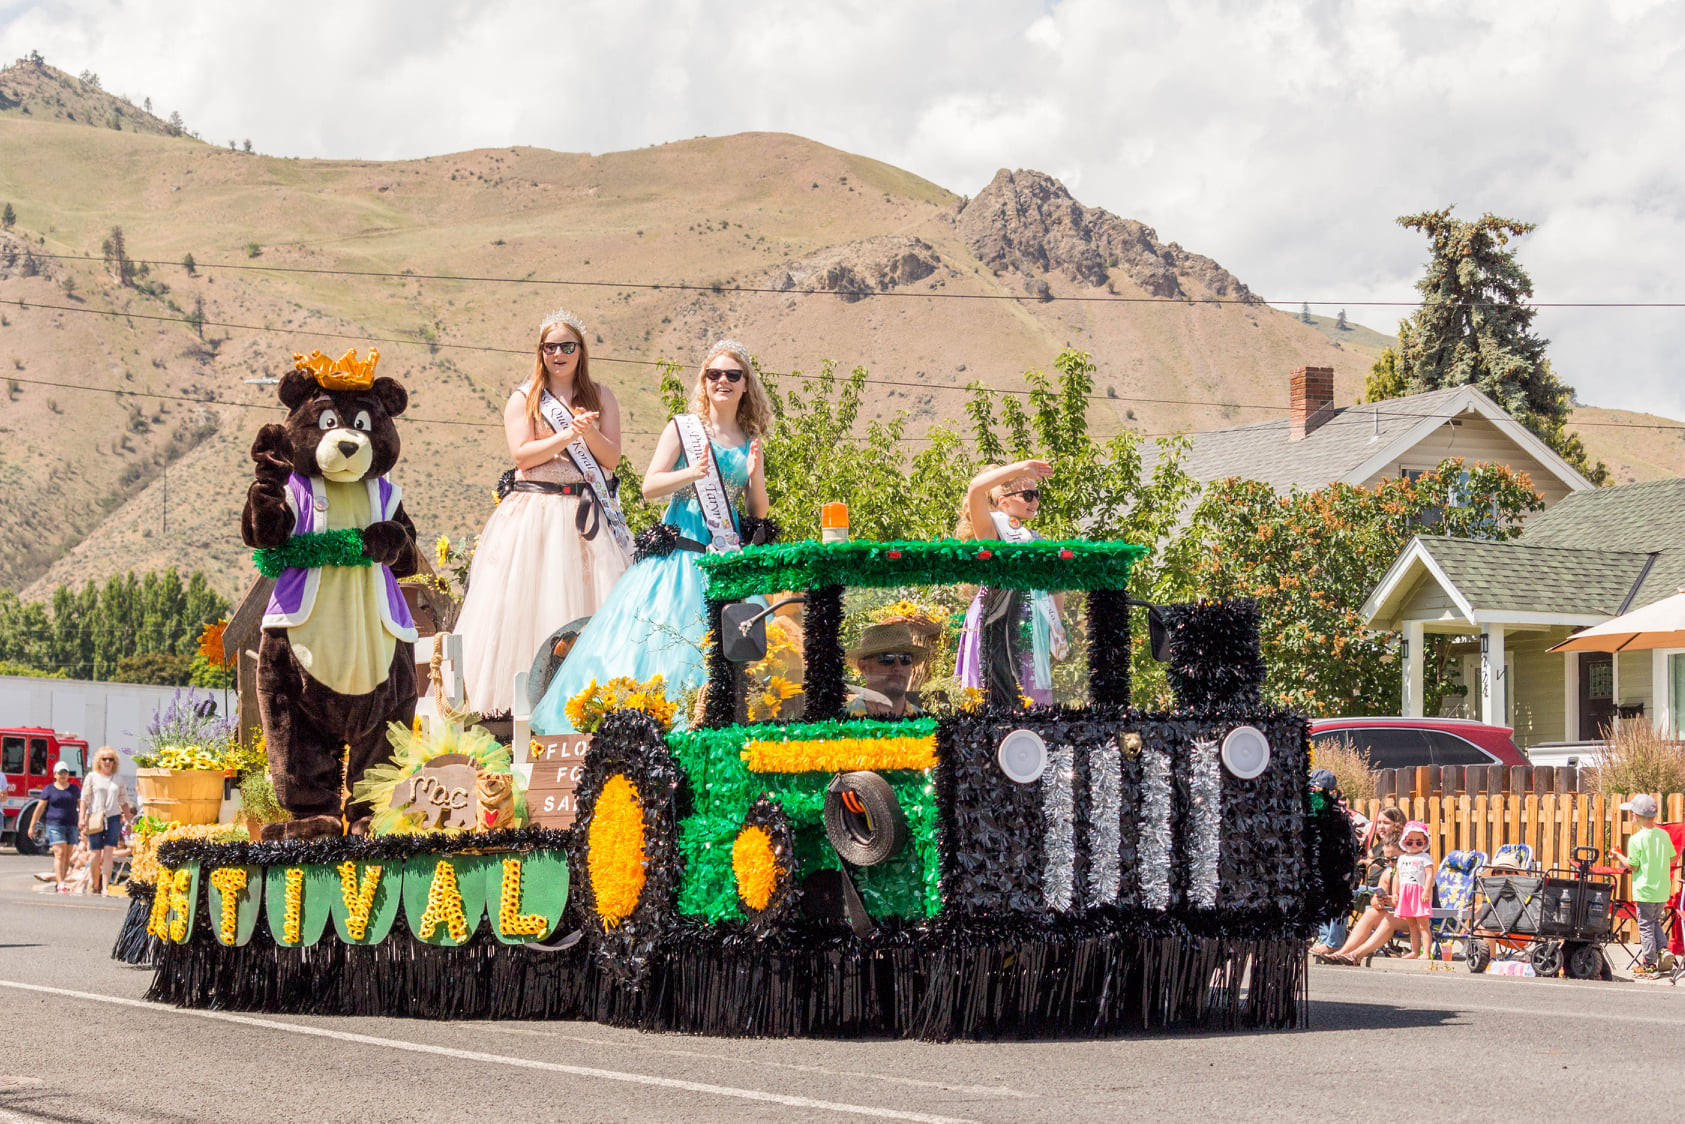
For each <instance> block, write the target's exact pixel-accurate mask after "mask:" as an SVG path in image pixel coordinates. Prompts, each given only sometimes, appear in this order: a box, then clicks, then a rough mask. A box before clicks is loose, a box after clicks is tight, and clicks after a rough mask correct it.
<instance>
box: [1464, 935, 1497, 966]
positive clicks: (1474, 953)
mask: <svg viewBox="0 0 1685 1124" xmlns="http://www.w3.org/2000/svg"><path fill="white" fill-rule="evenodd" d="M1466 947H1467V951H1466V952H1465V953H1464V961H1465V962H1466V963H1467V964H1468V968H1469V971H1471V972H1484V971H1485V970H1486V965H1488V964H1490V963H1492V942H1491V941H1489V940H1486V939H1484V938H1482V937H1470V938H1469V940H1468V942H1467V946H1466Z"/></svg>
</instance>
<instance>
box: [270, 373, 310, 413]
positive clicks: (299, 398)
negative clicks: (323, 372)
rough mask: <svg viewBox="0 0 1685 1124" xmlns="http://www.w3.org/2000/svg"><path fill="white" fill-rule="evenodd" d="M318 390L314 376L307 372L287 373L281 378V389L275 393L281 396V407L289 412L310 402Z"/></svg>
mask: <svg viewBox="0 0 1685 1124" xmlns="http://www.w3.org/2000/svg"><path fill="white" fill-rule="evenodd" d="M319 389H320V388H319V387H318V386H317V385H316V376H315V375H313V374H311V373H310V372H309V371H288V372H287V373H286V374H284V375H282V376H281V388H280V390H278V391H277V392H276V393H278V394H279V395H280V396H281V404H282V405H284V406H285V407H286V408H287V409H289V410H296V409H298V408H299V406H300V405H301V404H303V403H305V402H308V401H310V399H311V398H312V397H313V396H314V395H315V394H316V392H317V390H319Z"/></svg>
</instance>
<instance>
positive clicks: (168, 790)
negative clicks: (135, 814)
mask: <svg viewBox="0 0 1685 1124" xmlns="http://www.w3.org/2000/svg"><path fill="white" fill-rule="evenodd" d="M135 788H136V790H137V791H138V792H139V794H140V804H141V810H142V811H144V812H145V813H146V814H147V815H149V816H157V817H158V818H159V819H161V820H163V821H165V822H166V823H169V822H174V823H184V824H187V823H198V824H202V823H216V822H217V813H218V812H220V811H221V810H222V771H221V770H219V769H136V770H135Z"/></svg>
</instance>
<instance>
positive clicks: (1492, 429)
mask: <svg viewBox="0 0 1685 1124" xmlns="http://www.w3.org/2000/svg"><path fill="white" fill-rule="evenodd" d="M1288 406H1289V414H1288V416H1287V417H1285V418H1275V419H1273V420H1271V421H1263V422H1257V423H1254V424H1252V425H1237V426H1231V427H1229V428H1227V429H1212V430H1207V431H1205V432H1203V433H1196V434H1193V435H1191V436H1190V438H1189V440H1190V442H1191V448H1190V449H1189V452H1188V456H1187V458H1186V459H1185V460H1184V462H1183V464H1184V466H1185V467H1186V468H1187V470H1188V472H1189V473H1190V474H1192V475H1193V476H1194V478H1195V479H1197V480H1201V481H1207V480H1223V479H1227V478H1228V477H1231V476H1238V477H1241V478H1243V479H1246V480H1261V481H1263V482H1264V483H1266V484H1269V485H1271V486H1272V487H1274V488H1275V489H1276V491H1278V492H1281V493H1283V494H1285V493H1286V492H1288V491H1290V490H1292V489H1293V488H1299V489H1301V490H1304V491H1312V490H1314V489H1317V488H1322V487H1325V486H1327V485H1329V484H1332V483H1335V482H1336V481H1339V482H1342V483H1346V484H1351V485H1354V486H1358V487H1374V486H1375V485H1376V484H1378V483H1379V482H1380V481H1382V480H1384V479H1386V478H1388V477H1394V476H1410V475H1414V474H1417V473H1421V472H1425V471H1428V470H1429V469H1432V468H1436V467H1438V465H1439V462H1440V461H1442V460H1445V459H1446V458H1447V457H1462V458H1463V459H1464V460H1466V461H1468V462H1470V463H1483V464H1505V465H1508V466H1509V467H1510V468H1512V469H1515V470H1516V471H1518V472H1525V473H1527V475H1528V476H1529V477H1530V478H1531V480H1532V483H1533V488H1534V490H1535V491H1537V492H1538V493H1539V494H1540V495H1541V496H1543V497H1544V500H1545V503H1546V504H1547V505H1549V504H1554V503H1556V502H1557V501H1558V500H1560V499H1562V498H1563V497H1564V496H1567V495H1569V494H1570V493H1572V492H1580V491H1585V490H1587V489H1589V488H1591V486H1592V485H1591V481H1589V480H1587V479H1586V478H1585V477H1584V476H1582V475H1580V473H1579V472H1578V471H1576V470H1575V469H1574V468H1573V466H1571V465H1570V464H1568V462H1567V461H1565V460H1563V459H1562V458H1561V457H1559V456H1558V455H1557V454H1556V453H1555V452H1554V451H1553V450H1552V449H1551V448H1550V446H1548V445H1546V444H1545V443H1544V442H1543V441H1541V440H1539V439H1538V438H1537V437H1535V436H1534V435H1533V434H1532V432H1531V431H1529V430H1528V429H1527V427H1526V426H1524V425H1522V424H1521V423H1520V422H1518V421H1516V420H1515V419H1514V418H1512V417H1510V416H1509V415H1508V414H1507V413H1505V412H1504V410H1503V408H1502V407H1500V406H1499V405H1498V404H1497V403H1496V402H1493V401H1492V400H1491V399H1490V398H1488V397H1486V395H1484V394H1482V393H1481V392H1480V391H1478V390H1476V389H1475V388H1474V387H1472V386H1459V387H1453V388H1449V389H1446V390H1435V391H1430V392H1429V393H1427V394H1413V395H1411V396H1409V397H1407V398H1394V399H1390V400H1388V401H1385V402H1365V403H1363V404H1361V405H1355V406H1335V405H1334V371H1333V368H1331V367H1300V368H1299V369H1298V370H1296V371H1294V372H1293V376H1292V381H1291V383H1290V386H1289V395H1288Z"/></svg>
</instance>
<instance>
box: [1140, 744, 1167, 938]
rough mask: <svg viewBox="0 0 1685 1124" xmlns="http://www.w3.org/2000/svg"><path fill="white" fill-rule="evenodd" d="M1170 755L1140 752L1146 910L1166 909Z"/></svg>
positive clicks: (1150, 750)
mask: <svg viewBox="0 0 1685 1124" xmlns="http://www.w3.org/2000/svg"><path fill="white" fill-rule="evenodd" d="M1170 842H1171V840H1170V754H1168V753H1166V752H1165V751H1164V750H1162V749H1160V748H1158V747H1157V746H1151V747H1143V748H1142V750H1141V841H1140V844H1139V846H1138V848H1137V854H1138V855H1139V856H1140V864H1141V899H1142V902H1143V903H1144V904H1145V905H1146V907H1147V908H1148V909H1169V908H1170Z"/></svg>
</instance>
